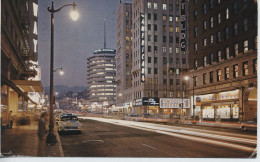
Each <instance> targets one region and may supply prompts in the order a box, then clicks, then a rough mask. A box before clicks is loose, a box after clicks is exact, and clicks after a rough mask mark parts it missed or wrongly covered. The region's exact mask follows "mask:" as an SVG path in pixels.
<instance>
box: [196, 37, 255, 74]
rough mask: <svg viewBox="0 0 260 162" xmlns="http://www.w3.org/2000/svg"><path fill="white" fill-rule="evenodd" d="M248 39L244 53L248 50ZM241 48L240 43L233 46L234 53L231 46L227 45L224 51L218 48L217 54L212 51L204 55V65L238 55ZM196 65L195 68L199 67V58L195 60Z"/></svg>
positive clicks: (245, 42) (244, 43)
mask: <svg viewBox="0 0 260 162" xmlns="http://www.w3.org/2000/svg"><path fill="white" fill-rule="evenodd" d="M248 49H249V48H248V40H245V41H244V42H243V53H244V54H245V53H247V52H248ZM255 49H257V37H256V39H255ZM239 52H240V51H239V48H238V43H236V44H234V46H233V53H232V51H231V49H230V47H229V46H227V47H226V48H225V49H224V52H223V53H222V51H221V50H218V51H217V52H216V54H215V55H214V54H213V53H211V54H210V55H209V56H203V58H202V62H203V66H207V65H209V64H210V65H212V64H213V62H214V61H217V62H220V61H222V60H226V59H229V58H230V57H231V56H234V57H235V56H238V54H239ZM194 67H195V69H197V68H198V61H197V59H195V60H194Z"/></svg>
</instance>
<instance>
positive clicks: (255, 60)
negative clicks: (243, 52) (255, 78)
mask: <svg viewBox="0 0 260 162" xmlns="http://www.w3.org/2000/svg"><path fill="white" fill-rule="evenodd" d="M253 72H254V74H257V59H254V60H253Z"/></svg>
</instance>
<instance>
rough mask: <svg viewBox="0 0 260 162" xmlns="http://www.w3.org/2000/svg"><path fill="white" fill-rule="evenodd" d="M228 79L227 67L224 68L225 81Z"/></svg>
mask: <svg viewBox="0 0 260 162" xmlns="http://www.w3.org/2000/svg"><path fill="white" fill-rule="evenodd" d="M227 79H229V67H225V80H227Z"/></svg>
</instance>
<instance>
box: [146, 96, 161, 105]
mask: <svg viewBox="0 0 260 162" xmlns="http://www.w3.org/2000/svg"><path fill="white" fill-rule="evenodd" d="M143 105H144V106H147V105H151V106H156V105H157V106H159V98H157V97H153V98H150V97H143Z"/></svg>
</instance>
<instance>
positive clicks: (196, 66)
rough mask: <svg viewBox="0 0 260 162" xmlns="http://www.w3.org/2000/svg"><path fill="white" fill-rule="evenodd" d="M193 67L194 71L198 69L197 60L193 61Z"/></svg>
mask: <svg viewBox="0 0 260 162" xmlns="http://www.w3.org/2000/svg"><path fill="white" fill-rule="evenodd" d="M194 67H195V69H197V68H198V60H195V61H194Z"/></svg>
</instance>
